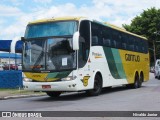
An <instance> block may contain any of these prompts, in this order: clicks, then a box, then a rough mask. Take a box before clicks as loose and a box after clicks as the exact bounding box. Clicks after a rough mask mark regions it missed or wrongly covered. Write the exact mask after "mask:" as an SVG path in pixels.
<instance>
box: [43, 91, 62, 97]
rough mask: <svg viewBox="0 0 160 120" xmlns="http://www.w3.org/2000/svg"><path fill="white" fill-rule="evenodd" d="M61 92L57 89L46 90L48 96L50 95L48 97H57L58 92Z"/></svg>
mask: <svg viewBox="0 0 160 120" xmlns="http://www.w3.org/2000/svg"><path fill="white" fill-rule="evenodd" d="M61 93H62V92H57V91H54V92H53V91H48V92H46V94H47V95H48V96H50V97H59V96H60V94H61Z"/></svg>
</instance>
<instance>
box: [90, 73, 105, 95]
mask: <svg viewBox="0 0 160 120" xmlns="http://www.w3.org/2000/svg"><path fill="white" fill-rule="evenodd" d="M101 91H102V78H101V77H100V76H99V75H96V76H95V79H94V88H93V89H92V90H89V91H87V94H88V95H91V96H98V95H99V94H100V93H101Z"/></svg>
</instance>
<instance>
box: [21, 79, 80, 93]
mask: <svg viewBox="0 0 160 120" xmlns="http://www.w3.org/2000/svg"><path fill="white" fill-rule="evenodd" d="M23 87H24V90H29V91H66V92H67V91H78V90H77V84H76V82H75V80H72V81H61V82H24V81H23Z"/></svg>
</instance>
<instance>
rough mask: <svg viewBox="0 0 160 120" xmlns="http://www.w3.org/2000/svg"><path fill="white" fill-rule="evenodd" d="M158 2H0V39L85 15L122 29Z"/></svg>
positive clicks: (5, 0)
mask: <svg viewBox="0 0 160 120" xmlns="http://www.w3.org/2000/svg"><path fill="white" fill-rule="evenodd" d="M151 7H156V8H158V9H160V0H0V40H14V39H17V38H20V37H23V36H24V32H25V27H26V26H27V23H28V22H29V21H34V20H37V19H44V18H52V17H62V16H84V17H88V18H92V19H95V20H99V21H101V22H109V23H111V24H114V25H117V26H120V27H122V24H130V23H131V20H132V19H133V18H134V17H135V16H137V15H140V13H142V12H143V10H147V9H149V8H151Z"/></svg>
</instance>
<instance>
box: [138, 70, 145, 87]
mask: <svg viewBox="0 0 160 120" xmlns="http://www.w3.org/2000/svg"><path fill="white" fill-rule="evenodd" d="M143 80H144V77H143V73H141V74H140V78H139V83H138V87H139V88H140V87H141V86H142V82H143Z"/></svg>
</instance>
